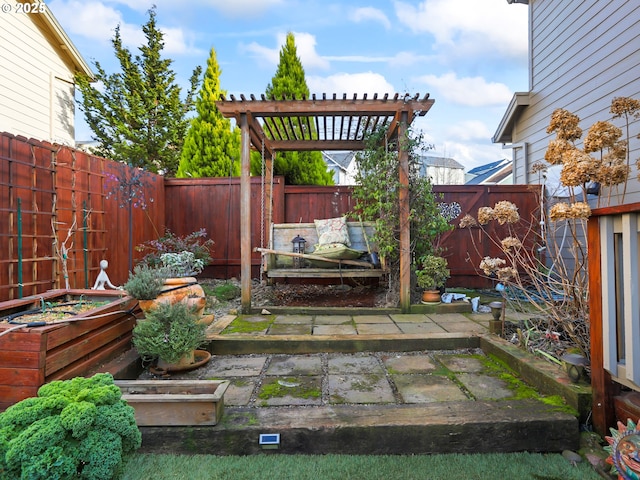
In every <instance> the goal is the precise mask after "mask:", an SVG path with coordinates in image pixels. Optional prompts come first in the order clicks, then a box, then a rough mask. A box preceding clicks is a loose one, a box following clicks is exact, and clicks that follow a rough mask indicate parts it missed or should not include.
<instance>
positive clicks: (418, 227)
mask: <svg viewBox="0 0 640 480" xmlns="http://www.w3.org/2000/svg"><path fill="white" fill-rule="evenodd" d="M401 141H403V142H406V143H405V145H404V148H405V150H406V151H407V153H408V155H409V192H408V193H409V222H410V223H409V231H410V236H411V243H410V249H411V257H412V258H413V259H419V258H421V257H423V256H424V255H429V254H439V253H441V252H440V251H439V250H441V249H440V248H439V246H438V240H439V238H440V236H441V235H442V233H444V232H446V231H449V230H451V229H452V228H453V227H452V226H451V224H450V223H449V221H448V220H447V219H446V218H445V217H443V216H442V214H441V212H440V208H439V203H438V202H437V199H436V196H435V195H434V193H433V189H432V185H431V182H430V180H429V178H428V177H425V176H421V175H420V169H419V168H417V166H418V165H417V164H418V161H419V153H420V151H421V150H422V149H423V148H422V146H421V145H422V138H421V136H419V135H414V134H413V133H412V132H409V133H408V134H407V136H406V137H405V138H403V139H401ZM365 145H366V148H365V150H363V151H362V152H359V153H358V154H357V156H356V160H357V162H358V173H357V175H356V183H357V186H356V187H354V190H353V196H354V199H355V201H356V204H355V208H354V216H357V215H361V216H362V217H363V219H365V220H369V221H374V222H375V224H376V230H375V234H374V238H373V240H374V241H375V243H376V245H377V246H378V253H379V255H380V257H381V258H384V261H385V264H386V265H387V267H388V269H389V273H390V275H389V279H390V282H389V288H390V290H392V289H394V288H395V287H394V282H397V278H398V277H399V271H400V266H399V256H400V253H399V252H400V244H399V243H400V242H399V238H400V230H401V225H400V206H399V205H400V202H399V197H400V191H401V190H402V188H403V187H402V185H401V184H400V179H399V173H398V152H397V150H398V148H397V147H398V146H397V143H392V144H390V143H387V142H386V140H385V130H384V129H383V128H382V129H378V130H374V131H372V132H371V133H369V134H368V135H367V136H366V138H365Z"/></svg>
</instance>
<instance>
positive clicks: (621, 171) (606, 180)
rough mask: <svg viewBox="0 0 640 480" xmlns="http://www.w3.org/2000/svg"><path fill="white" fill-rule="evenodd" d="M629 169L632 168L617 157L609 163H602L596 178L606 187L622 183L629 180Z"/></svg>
mask: <svg viewBox="0 0 640 480" xmlns="http://www.w3.org/2000/svg"><path fill="white" fill-rule="evenodd" d="M629 171H630V169H629V167H628V166H627V165H625V164H624V163H622V162H621V161H620V160H619V159H615V160H614V161H613V162H611V163H609V164H604V165H602V167H600V168H599V169H598V172H597V173H596V175H595V176H594V180H595V181H596V182H598V183H601V184H602V185H604V186H606V187H611V186H613V185H620V184H621V183H624V182H626V181H627V177H628V176H629Z"/></svg>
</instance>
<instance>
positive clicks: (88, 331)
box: [0, 290, 137, 411]
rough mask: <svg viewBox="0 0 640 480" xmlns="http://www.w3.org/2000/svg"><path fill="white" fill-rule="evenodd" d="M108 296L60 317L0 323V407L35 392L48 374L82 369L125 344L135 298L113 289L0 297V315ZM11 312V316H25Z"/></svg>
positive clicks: (81, 371)
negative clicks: (24, 323) (33, 323)
mask: <svg viewBox="0 0 640 480" xmlns="http://www.w3.org/2000/svg"><path fill="white" fill-rule="evenodd" d="M80 299H82V300H85V301H92V300H93V301H100V302H104V301H108V303H106V304H104V305H102V306H100V307H98V308H96V309H94V310H89V311H85V312H82V313H80V314H77V315H75V316H69V317H68V318H65V319H64V321H63V322H60V323H51V324H47V325H45V326H39V327H27V328H20V329H17V330H13V331H11V332H9V333H7V334H4V335H2V333H3V332H4V331H6V330H9V329H13V328H15V327H16V326H17V325H16V324H15V323H13V324H11V323H6V322H3V323H0V335H2V336H0V411H3V410H5V409H6V408H7V407H8V406H10V405H12V404H14V403H16V402H18V401H20V400H23V399H25V398H28V397H33V396H35V395H36V393H37V391H38V388H39V387H40V386H41V385H43V384H44V383H47V382H50V381H52V380H65V379H68V378H72V377H77V376H82V375H86V374H88V373H89V372H91V371H92V369H95V367H96V366H97V365H99V364H100V363H101V362H105V361H107V360H109V359H110V358H112V357H115V356H116V355H119V354H120V353H122V352H124V351H126V350H128V349H129V348H131V332H132V330H133V327H134V326H135V317H134V316H133V313H132V309H134V308H137V300H135V299H133V298H131V297H129V296H125V295H123V293H122V292H118V291H109V290H105V291H97V290H52V291H49V292H46V293H44V294H42V295H34V296H31V297H25V298H22V299H18V300H10V301H7V302H0V320H3V319H5V318H6V317H7V316H10V315H14V314H17V313H19V312H22V311H27V310H32V309H36V308H39V307H40V306H41V305H42V304H43V303H45V302H48V303H50V302H68V301H73V300H80ZM27 318H28V317H26V316H25V317H17V318H15V319H14V320H13V321H14V322H19V321H23V319H24V321H29V320H28V319H27Z"/></svg>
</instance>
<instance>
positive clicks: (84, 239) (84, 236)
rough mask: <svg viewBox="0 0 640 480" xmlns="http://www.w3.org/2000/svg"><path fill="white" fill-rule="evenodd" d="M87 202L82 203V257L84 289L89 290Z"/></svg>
mask: <svg viewBox="0 0 640 480" xmlns="http://www.w3.org/2000/svg"><path fill="white" fill-rule="evenodd" d="M87 243H88V241H87V201H86V200H83V201H82V255H83V257H84V288H89V265H87V249H88V248H89V246H88V245H87Z"/></svg>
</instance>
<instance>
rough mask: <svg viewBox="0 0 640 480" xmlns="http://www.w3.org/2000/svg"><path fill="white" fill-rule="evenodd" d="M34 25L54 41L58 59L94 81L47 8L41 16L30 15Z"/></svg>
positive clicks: (86, 65) (87, 66)
mask: <svg viewBox="0 0 640 480" xmlns="http://www.w3.org/2000/svg"><path fill="white" fill-rule="evenodd" d="M21 3H29V2H24V1H23V2H21ZM31 18H33V20H34V23H35V24H36V25H37V26H38V27H39V28H40V29H42V30H44V32H48V33H50V34H51V35H52V36H53V38H54V40H55V42H56V43H55V46H56V47H57V50H58V52H59V55H60V57H62V58H66V59H67V60H68V61H70V62H71V64H72V65H73V66H74V68H75V69H76V71H78V72H79V73H83V74H84V75H87V76H88V77H89V78H91V79H92V80H93V79H94V74H93V71H92V70H91V67H90V66H89V64H88V63H87V62H86V61H85V59H84V58H82V55H81V54H80V52H79V51H78V49H77V48H76V47H75V45H74V44H73V42H72V41H71V39H70V38H69V36H68V35H67V34H66V33H65V31H64V30H63V28H62V26H61V25H60V24H59V23H58V20H56V17H54V16H53V13H51V10H49V7H46V8H45V10H44V12H43V13H42V14H38V15H31Z"/></svg>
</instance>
